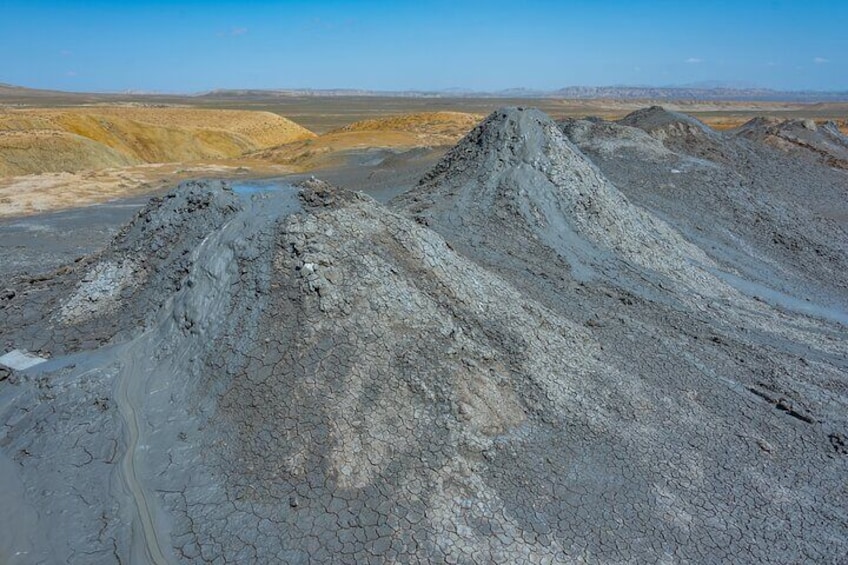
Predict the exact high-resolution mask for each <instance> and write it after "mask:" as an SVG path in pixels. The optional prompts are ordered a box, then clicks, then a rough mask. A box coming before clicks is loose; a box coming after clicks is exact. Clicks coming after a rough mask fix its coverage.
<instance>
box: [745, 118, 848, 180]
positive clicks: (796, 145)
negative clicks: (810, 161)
mask: <svg viewBox="0 0 848 565" xmlns="http://www.w3.org/2000/svg"><path fill="white" fill-rule="evenodd" d="M733 133H734V134H735V135H737V136H739V137H743V138H745V139H750V140H753V141H758V142H760V143H765V144H768V145H770V146H771V147H774V148H776V149H779V150H781V151H785V152H791V151H795V152H798V151H800V152H802V153H807V154H810V155H812V156H814V157H815V158H816V159H818V160H820V161H821V162H822V163H824V164H826V165H828V166H831V167H837V168H840V169H848V136H845V135H844V134H843V133H842V132H841V131H840V130H839V127H838V126H837V124H836V123H835V122H826V123H824V124H821V125H817V124H816V122H814V121H813V120H782V121H781V120H777V119H774V118H754V119H752V120H751V121H749V122H747V123H746V124H744V125H742V126H741V127H739V128H738V129H736V130H734V132H733Z"/></svg>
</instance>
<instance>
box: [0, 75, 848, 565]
mask: <svg viewBox="0 0 848 565" xmlns="http://www.w3.org/2000/svg"><path fill="white" fill-rule="evenodd" d="M846 119H848V104H840V103H828V104H798V103H788V102H786V103H783V102H782V103H765V102H700V103H696V102H669V101H663V102H662V104H661V105H660V104H657V103H656V101H654V100H638V101H630V100H628V101H612V100H577V101H574V100H558V99H538V100H516V99H492V98H479V99H475V98H434V99H428V98H412V97H410V98H399V97H395V98H389V97H374V96H370V97H368V96H363V97H356V96H333V97H331V96H326V97H320V96H299V97H298V96H287V97H281V96H273V97H272V96H264V97H263V95H260V94H256V93H250V94H242V95H240V96H235V95H226V96H225V95H223V94H219V95H218V96H215V95H214V94H213V95H208V96H204V97H170V96H148V97H143V96H119V95H108V96H107V95H82V94H65V93H57V92H41V91H27V90H25V89H16V88H0V291H2V293H0V315H1V316H2V318H0V319H2V323H0V344H2V347H3V349H2V350H0V355H2V357H0V423H2V424H3V425H2V428H0V485H3V488H2V491H0V524H2V526H0V562H2V563H10V564H13V563H22V564H23V563H126V562H133V563H277V562H279V563H307V562H338V563H394V562H399V563H413V562H438V563H481V564H482V563H726V562H738V563H750V562H773V563H833V564H839V563H845V562H846V560H848V227H847V226H848V137H846V133H848V129H846Z"/></svg>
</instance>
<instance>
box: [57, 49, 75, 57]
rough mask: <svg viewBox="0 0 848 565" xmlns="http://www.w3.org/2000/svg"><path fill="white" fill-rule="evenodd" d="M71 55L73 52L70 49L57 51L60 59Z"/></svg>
mask: <svg viewBox="0 0 848 565" xmlns="http://www.w3.org/2000/svg"><path fill="white" fill-rule="evenodd" d="M73 54H74V52H73V51H71V50H70V49H62V50H61V51H59V55H61V56H62V57H70V56H71V55H73Z"/></svg>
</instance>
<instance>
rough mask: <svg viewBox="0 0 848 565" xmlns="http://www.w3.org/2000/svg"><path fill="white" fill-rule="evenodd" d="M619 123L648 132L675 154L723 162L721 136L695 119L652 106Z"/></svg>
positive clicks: (628, 116) (628, 115) (637, 111)
mask: <svg viewBox="0 0 848 565" xmlns="http://www.w3.org/2000/svg"><path fill="white" fill-rule="evenodd" d="M618 123H619V124H622V125H625V126H631V127H636V128H639V129H641V130H643V131H645V132H647V133H648V134H650V135H651V136H652V137H654V138H656V139H658V140H659V141H661V142H662V143H663V144H664V145H665V146H666V147H667V148H669V149H671V150H672V151H677V152H682V153H687V154H690V155H692V154H696V155H698V156H700V157H702V158H705V159H710V160H719V161H720V160H723V159H724V155H723V153H722V137H721V134H720V133H718V132H717V131H715V130H713V129H711V128H710V127H709V126H707V125H705V124H704V123H703V122H701V121H700V120H697V119H696V118H693V117H692V116H688V115H686V114H683V113H680V112H671V111H669V110H666V109H665V108H663V107H661V106H651V107H650V108H643V109H641V110H636V111H635V112H632V113H630V114H627V115H626V116H625V117H623V118H622V119H620V120H618Z"/></svg>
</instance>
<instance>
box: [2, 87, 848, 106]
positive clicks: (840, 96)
mask: <svg viewBox="0 0 848 565" xmlns="http://www.w3.org/2000/svg"><path fill="white" fill-rule="evenodd" d="M714 84H717V83H704V84H696V85H685V86H669V87H654V86H568V87H565V88H560V89H558V90H534V89H528V88H510V89H506V90H498V91H492V92H489V91H476V90H466V89H459V88H452V89H446V90H409V91H387V90H362V89H312V88H292V89H288V88H287V89H218V90H212V91H209V92H203V93H198V94H188V95H177V94H158V93H143V92H108V93H107V92H104V93H81V92H59V91H54V90H39V89H33V88H26V87H20V86H13V85H9V84H3V83H0V101H9V100H15V101H17V100H21V99H25V98H30V97H35V98H45V97H55V96H57V95H58V96H68V97H72V98H80V97H86V98H92V97H96V98H104V99H112V98H116V97H121V98H126V97H132V98H134V99H135V98H139V99H143V98H174V97H181V96H189V97H194V98H206V99H223V100H231V99H263V98H278V97H279V98H282V97H303V96H315V97H322V96H334V97H335V96H339V97H340V96H359V97H367V96H374V97H397V98H512V99H544V98H547V99H550V98H567V99H577V100H592V99H606V100H683V101H686V100H692V101H695V100H700V101H709V100H715V101H720V100H721V101H759V102H848V91H839V92H837V91H812V90H810V91H790V90H772V89H768V88H757V87H734V86H721V85H714Z"/></svg>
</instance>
